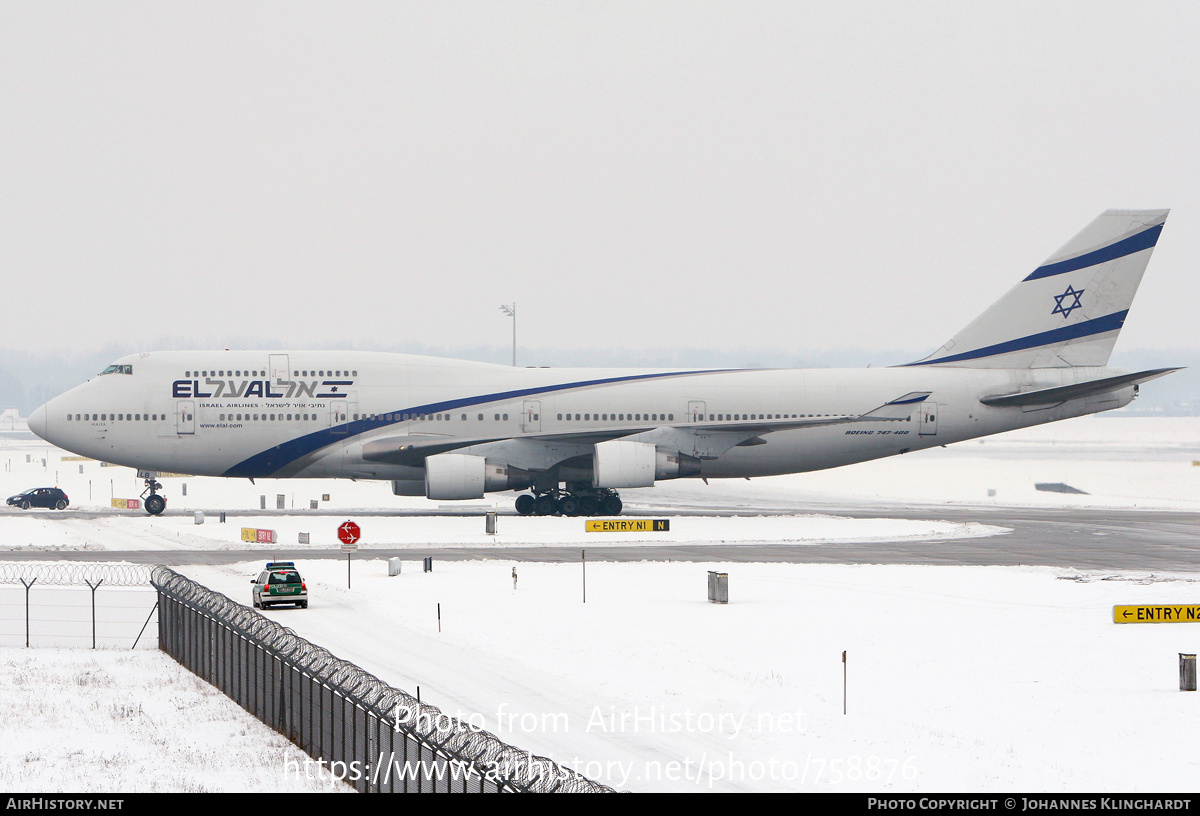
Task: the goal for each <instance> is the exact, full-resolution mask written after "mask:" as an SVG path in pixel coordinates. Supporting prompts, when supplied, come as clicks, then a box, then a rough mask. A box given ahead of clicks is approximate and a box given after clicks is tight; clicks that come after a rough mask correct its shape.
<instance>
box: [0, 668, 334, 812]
mask: <svg viewBox="0 0 1200 816" xmlns="http://www.w3.org/2000/svg"><path fill="white" fill-rule="evenodd" d="M0 660H3V661H4V671H3V672H0V790H3V791H6V792H8V793H19V792H34V793H51V792H60V791H61V792H72V791H74V792H88V793H132V792H152V791H157V792H191V793H199V792H216V791H292V792H303V791H320V790H342V791H344V790H348V788H347V787H345V786H344V785H340V784H336V783H334V780H331V779H330V778H328V777H326V778H325V779H324V780H318V779H316V777H315V774H314V775H312V778H306V776H305V774H304V770H303V769H304V764H303V763H304V758H305V754H303V753H302V752H301V751H299V750H298V749H297V748H296V747H295V746H294V745H292V744H291V743H290V742H288V741H287V740H286V739H284V737H283V736H281V735H280V734H277V733H275V732H274V731H272V730H271V729H269V728H267V727H266V726H265V725H263V724H262V723H260V722H259V721H258V720H256V719H254V718H253V717H251V716H250V715H249V714H247V713H246V712H245V711H243V710H242V709H240V708H239V707H238V706H237V705H235V704H234V703H233V702H232V701H231V700H230V699H229V698H228V697H226V696H225V695H224V694H222V693H221V692H219V691H217V690H216V689H215V688H213V687H212V686H210V685H208V684H207V683H205V682H203V681H201V680H200V679H199V678H197V677H196V676H195V675H194V674H192V673H191V672H189V671H187V670H186V669H184V668H183V667H182V666H180V665H179V664H178V663H176V662H175V661H174V660H172V659H171V658H169V657H167V656H166V655H165V654H163V653H162V652H157V651H149V652H146V651H142V650H140V649H139V650H138V651H136V652H130V651H109V650H103V649H101V650H96V651H92V650H90V649H13V648H3V649H0Z"/></svg>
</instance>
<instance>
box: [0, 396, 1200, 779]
mask: <svg viewBox="0 0 1200 816" xmlns="http://www.w3.org/2000/svg"><path fill="white" fill-rule="evenodd" d="M26 455H29V457H30V459H31V460H32V461H30V462H28V463H27V462H26V461H25V457H26ZM59 456H60V452H58V451H54V450H53V449H47V448H46V446H45V445H44V444H40V443H36V442H32V441H16V440H12V439H8V440H3V441H0V462H2V463H4V468H3V472H2V473H0V492H2V493H4V494H5V495H11V494H12V493H15V492H17V491H18V490H20V489H24V488H28V487H34V486H41V485H43V484H45V485H50V484H55V483H57V484H58V485H59V486H61V487H63V488H64V489H65V490H66V491H67V492H68V494H70V496H71V500H72V505H73V506H76V507H79V506H82V507H87V506H94V507H97V508H100V507H107V506H108V505H109V499H110V497H111V496H116V497H118V498H123V497H128V498H134V497H136V496H137V495H138V493H140V492H141V485H140V483H139V482H137V481H136V480H135V478H134V476H133V474H132V473H131V472H130V471H128V470H125V469H121V468H101V467H100V466H99V464H98V463H95V462H83V463H78V462H73V461H61V460H60V459H59ZM43 458H44V459H46V464H45V465H44V466H43V465H42V463H41V459H43ZM1195 460H1200V419H1197V418H1178V419H1175V418H1171V419H1165V418H1164V419H1145V418H1104V417H1099V418H1086V419H1080V420H1073V421H1070V422H1066V423H1058V424H1055V425H1051V426H1047V427H1044V428H1037V429H1030V430H1028V431H1023V432H1017V433H1012V434H1008V435H1005V436H1002V437H992V438H989V439H986V440H984V441H983V443H982V444H980V443H979V442H973V443H972V442H968V443H963V444H961V445H959V446H957V447H951V448H948V449H944V450H942V449H938V450H933V451H927V452H922V453H917V454H909V455H907V456H903V457H894V458H892V459H889V460H882V461H879V462H873V463H865V464H862V465H856V466H853V467H850V468H844V469H841V470H835V471H825V472H821V473H814V474H804V475H799V476H789V477H778V478H774V479H762V480H757V479H756V480H754V481H753V482H745V481H739V482H713V483H712V484H711V485H708V486H705V485H704V484H702V483H698V482H697V483H690V482H680V483H675V484H672V483H664V484H663V485H662V486H660V487H658V488H654V489H653V490H648V491H623V496H625V497H626V498H627V499H629V501H628V502H627V503H628V504H629V505H631V507H632V509H635V510H642V509H645V510H650V511H653V512H656V513H658V512H665V511H666V510H667V508H669V507H671V506H672V505H685V506H689V507H695V506H700V505H703V504H704V503H706V502H710V501H717V502H720V503H721V504H722V505H723V506H730V505H732V506H737V507H742V508H744V510H745V515H744V516H741V517H738V518H704V517H700V518H697V517H690V516H687V517H683V516H680V517H674V518H672V537H673V538H672V540H678V541H687V542H696V543H704V542H718V541H724V542H729V541H737V542H741V543H743V544H744V545H745V546H753V545H754V542H759V541H799V542H803V543H806V544H810V545H811V546H817V547H819V546H821V545H822V543H824V542H828V541H846V540H859V541H862V540H868V539H875V540H879V539H888V538H903V537H912V536H918V537H930V536H938V535H940V536H946V537H958V536H964V535H971V536H981V535H982V536H986V535H989V534H995V533H997V532H999V531H997V530H995V529H988V528H985V527H983V526H982V525H954V524H950V523H948V522H943V521H939V520H938V518H937V511H936V507H937V506H938V505H944V504H946V503H954V504H960V505H975V504H988V503H995V504H1005V505H1015V506H1032V505H1037V506H1049V507H1062V508H1064V509H1069V508H1072V507H1094V506H1102V507H1112V508H1123V507H1139V508H1162V509H1185V510H1196V509H1200V467H1198V466H1195V465H1193V461H1195ZM81 465H82V467H83V473H80V472H79V468H80V466H81ZM163 481H164V483H165V486H166V490H167V492H168V494H169V496H170V504H169V507H170V508H171V509H172V510H179V509H190V508H203V509H205V510H206V511H216V510H219V509H230V510H233V509H237V510H254V509H257V508H258V507H259V502H260V498H259V497H260V496H262V495H265V496H266V501H267V506H268V507H270V508H274V507H275V496H276V495H277V494H282V495H284V496H285V503H286V504H287V505H288V507H289V508H291V507H293V506H294V507H295V508H297V509H298V511H300V512H298V513H297V514H296V515H293V516H277V515H269V514H264V515H262V516H250V517H237V518H234V519H230V523H228V524H225V525H220V524H217V523H216V520H215V519H214V518H212V516H211V515H210V516H209V517H208V518H206V520H205V523H204V524H203V525H196V524H194V523H193V520H192V518H191V517H190V516H188V515H177V516H168V517H163V518H160V519H154V520H151V519H148V518H146V517H145V516H144V515H143V514H142V513H140V511H133V512H130V513H129V514H128V515H127V516H126V515H124V514H114V515H110V516H105V517H102V518H97V519H59V520H54V519H53V518H52V515H51V514H49V513H47V512H46V511H36V512H35V511H30V512H29V513H25V514H20V513H0V548H6V549H26V548H46V549H59V550H63V549H76V548H81V547H86V548H88V549H162V548H171V547H184V548H189V549H192V548H222V549H229V548H237V549H241V548H243V547H245V546H247V545H245V544H244V543H243V542H242V541H241V540H240V536H239V535H238V530H239V527H240V526H263V527H270V528H273V529H277V530H278V532H279V534H280V540H281V542H283V544H282V546H280V547H276V548H268V549H265V550H264V558H265V557H267V556H269V555H270V554H271V553H272V552H273V551H275V550H279V549H282V550H284V551H285V554H287V555H289V556H290V555H295V556H296V557H297V560H298V562H299V563H300V565H301V568H302V570H303V572H304V574H305V577H306V579H307V580H308V582H309V589H310V596H311V599H312V600H311V606H310V608H309V609H307V610H292V609H279V610H270V611H269V612H267V614H268V615H269V616H271V617H273V618H276V619H277V620H280V621H281V622H282V623H284V625H286V626H289V627H291V628H293V629H295V630H296V631H297V632H298V633H300V634H301V635H303V636H304V637H307V638H308V639H310V640H313V641H314V642H317V643H319V644H321V645H323V646H325V647H326V648H329V649H330V650H331V651H333V652H334V653H335V654H337V655H338V656H340V657H343V658H346V659H348V660H351V661H353V662H356V663H358V664H359V665H361V666H363V668H366V669H367V670H369V671H372V672H374V673H375V674H377V675H378V676H379V677H380V678H381V679H383V680H385V681H386V682H389V683H391V684H392V685H395V686H397V687H400V688H404V689H406V690H408V691H410V692H411V691H415V687H416V686H418V685H419V686H420V687H421V692H422V699H423V700H425V701H427V702H431V703H433V704H434V705H438V706H440V707H441V708H442V709H443V710H445V711H446V712H448V713H451V714H461V715H462V716H464V717H466V718H468V719H470V720H471V721H473V722H475V723H476V724H478V725H481V726H482V727H484V728H487V729H488V730H490V731H493V732H495V733H497V734H499V735H500V736H502V737H504V738H505V739H508V740H509V741H511V742H512V743H513V744H515V745H517V746H519V747H521V748H525V749H529V750H531V751H533V752H535V753H541V754H545V755H549V756H551V757H553V758H555V759H557V760H559V761H561V762H563V763H564V764H567V765H569V766H571V767H574V768H576V769H577V770H580V771H581V772H583V773H585V774H587V775H588V776H591V777H592V778H595V779H597V780H598V781H602V782H605V783H607V784H611V785H613V786H615V787H618V788H623V789H629V790H637V791H642V790H708V789H713V790H735V791H739V790H740V791H745V790H755V791H757V790H808V791H812V790H837V791H850V790H862V791H890V792H904V791H922V792H932V791H950V790H976V791H1003V790H1032V791H1048V792H1058V791H1174V790H1185V791H1186V790H1195V789H1196V782H1195V780H1196V779H1198V778H1200V735H1197V734H1196V733H1195V730H1194V729H1188V728H1186V727H1181V724H1182V723H1186V722H1190V721H1191V720H1192V719H1194V718H1195V716H1196V715H1197V713H1198V710H1197V707H1198V706H1200V695H1197V694H1184V693H1180V692H1179V691H1178V690H1177V689H1178V668H1177V667H1178V653H1181V652H1185V653H1195V652H1200V626H1189V625H1187V624H1180V625H1150V626H1117V625H1114V624H1113V623H1111V619H1112V606H1113V605H1114V604H1129V603H1133V604H1146V603H1200V574H1188V573H1178V574H1161V573H1160V574H1156V575H1153V576H1151V575H1148V574H1145V573H1133V572H1129V573H1115V572H1105V573H1100V572H1084V571H1075V570H1063V569H1051V568H1030V567H1019V568H998V567H932V566H920V565H914V566H850V565H820V564H818V565H799V564H794V565H793V564H720V563H714V564H697V563H650V562H642V563H633V564H613V563H602V562H596V561H591V560H589V563H588V565H587V603H586V604H584V603H583V602H582V597H581V596H582V588H583V587H582V581H583V575H582V572H583V570H582V568H581V565H580V564H578V563H572V564H537V563H521V564H518V565H514V563H512V562H506V561H502V560H491V561H477V562H442V561H439V562H437V563H435V567H434V571H433V572H432V573H428V574H424V573H422V572H421V571H420V568H419V567H420V562H419V561H418V560H415V559H418V558H419V557H420V552H419V551H420V549H421V547H422V546H424V545H430V544H436V545H437V546H447V545H448V544H451V543H455V542H461V543H465V544H472V545H479V544H480V543H486V542H488V541H491V540H492V539H491V537H488V536H484V535H483V532H482V527H483V524H482V519H481V518H479V516H478V514H479V513H481V512H482V509H483V506H484V504H485V503H483V502H479V503H475V506H474V507H473V508H468V509H467V510H465V511H463V514H462V516H461V517H460V516H455V515H451V516H445V515H442V516H433V517H418V516H398V517H374V516H372V517H367V518H364V519H360V523H361V524H362V526H363V529H364V541H363V547H364V550H365V551H364V552H362V553H360V554H359V556H357V560H356V561H355V562H354V563H353V565H352V576H353V581H352V586H353V588H352V589H347V588H346V563H345V561H322V560H313V559H310V560H307V561H306V560H305V559H304V558H303V553H302V551H300V550H299V548H298V547H297V545H296V544H295V543H294V542H295V541H296V535H297V533H299V532H310V533H311V535H312V542H313V543H312V545H310V546H312V547H314V548H320V549H328V548H330V547H332V546H335V530H336V526H337V523H338V522H339V521H340V520H341V517H340V511H345V513H346V517H351V516H352V515H353V511H354V510H355V509H359V508H387V507H395V508H411V509H431V508H433V507H436V505H434V504H433V503H430V502H425V501H424V500H415V499H405V498H397V497H393V496H391V495H390V492H389V490H388V487H387V485H386V484H361V483H360V484H352V483H348V482H345V483H343V482H336V483H335V482H324V483H317V482H291V481H277V482H266V481H262V480H260V481H259V482H258V484H257V485H254V486H251V485H250V484H249V483H248V482H245V481H234V480H215V479H198V478H194V477H187V478H170V479H164V480H163ZM185 482H186V484H187V493H188V495H187V496H182V495H181V493H182V489H181V485H182V484H183V483H185ZM1038 482H1064V483H1066V484H1070V485H1072V486H1074V487H1075V488H1077V489H1080V490H1085V491H1087V494H1086V495H1083V494H1060V493H1045V492H1041V491H1037V490H1035V488H1034V484H1035V483H1038ZM989 490H990V491H994V493H995V495H994V496H989V495H988V492H989ZM89 491H90V498H89ZM325 493H327V494H329V495H330V499H329V501H324V500H323V499H322V494H325ZM312 500H316V501H318V503H319V505H320V506H321V507H322V508H325V509H334V510H337V511H339V515H336V516H328V515H310V516H305V515H304V513H303V512H302V511H303V509H306V508H308V506H309V502H310V501H312ZM900 503H902V504H908V505H919V506H928V507H929V508H930V514H929V520H928V521H911V522H906V521H904V520H894V519H892V520H889V519H882V520H876V521H877V522H878V523H872V522H868V521H864V520H860V521H850V520H847V519H844V518H838V517H837V510H838V506H839V505H843V506H847V507H850V506H862V505H864V504H865V505H869V506H872V507H876V508H877V507H880V506H887V505H889V504H900ZM497 504H498V505H499V506H500V508H501V509H502V510H508V509H510V508H511V497H501V498H500V499H498V500H497V501H496V502H492V501H489V502H487V503H486V505H487V506H488V507H491V506H493V505H497ZM806 505H811V506H812V507H814V508H815V509H819V510H820V513H821V515H813V516H803V517H781V516H778V515H775V516H771V515H762V516H759V515H758V514H766V513H771V512H772V511H773V510H774V511H776V512H778V509H779V508H780V507H784V506H786V507H791V508H797V507H803V506H806ZM643 537H644V536H643ZM604 540H605V541H606V542H614V541H615V540H616V539H614V538H607V537H606V538H605V539H604ZM988 540H990V541H992V542H994V543H995V546H997V547H1003V546H1004V536H1003V535H1002V534H1001V535H993V537H992V538H990V539H988ZM496 543H497V544H516V543H522V544H525V543H528V544H538V543H542V544H551V543H553V544H567V545H578V546H580V547H589V548H590V547H594V546H596V545H598V544H599V543H600V542H599V541H597V539H596V537H595V536H588V535H587V534H585V533H584V532H583V520H582V519H551V518H545V519H521V518H517V517H514V516H507V515H506V516H503V517H502V518H501V519H500V535H499V536H497V537H496ZM372 546H377V547H381V546H387V547H406V546H408V547H412V548H413V549H414V553H413V558H414V560H413V561H407V562H405V564H404V572H403V574H402V575H400V576H397V577H394V578H389V577H387V572H386V565H385V564H384V562H383V561H381V560H378V559H371V558H370V551H369V549H370V547H372ZM589 555H591V551H590V550H589ZM260 566H261V562H259V561H254V562H251V563H246V564H240V565H232V566H228V567H189V568H186V569H183V570H182V571H184V572H186V573H187V574H189V575H190V576H192V577H193V578H195V579H197V580H199V581H201V582H202V583H205V584H207V585H209V586H211V587H212V588H214V589H217V590H219V591H222V592H225V593H226V594H228V595H230V596H231V597H233V598H234V599H235V600H238V601H240V602H243V603H248V598H249V583H248V579H249V576H250V574H251V573H253V572H255V571H257V569H259V568H260ZM514 566H516V568H517V571H518V588H517V589H516V590H514V589H513V587H512V577H511V572H512V569H513V567H514ZM710 569H712V570H720V571H726V572H728V573H729V585H730V603H729V605H728V606H717V605H713V604H709V603H707V602H706V577H707V571H708V570H710ZM438 604H441V610H442V621H441V627H442V630H441V632H440V633H439V632H438V622H437V605H438ZM843 651H845V652H846V653H847V662H846V664H844V666H845V672H846V674H845V682H846V696H847V700H846V713H845V714H843V713H842V706H843V663H842V652H843ZM22 654H30V655H33V656H34V657H36V656H37V655H38V654H46V655H49V654H54V653H53V652H50V651H48V650H31V651H30V652H28V653H25V652H22ZM47 662H49V659H48V660H47ZM10 665H11V661H10ZM71 670H72V669H69V668H68V669H67V671H68V672H69V671H71ZM171 685H172V687H174V686H176V685H177V683H176V681H172V683H171ZM5 696H6V697H7V695H5ZM44 696H46V697H50V696H51V695H49V694H46V695H44ZM234 708H235V710H236V707H234ZM164 716H169V715H164ZM25 727H26V726H24V725H22V726H19V727H17V728H16V729H15V730H16V731H17V733H20V732H21V729H23V728H25ZM34 727H35V728H36V726H34ZM117 727H118V728H119V727H120V723H119V722H118V723H117ZM8 744H9V745H12V744H16V745H20V744H21V739H20V738H19V737H13V739H11V740H9V741H8ZM214 745H219V743H214ZM39 750H42V749H40V748H39ZM18 756H19V755H18V754H14V753H10V754H8V755H5V756H4V757H3V760H4V761H5V763H6V764H9V763H16V764H17V765H18V768H19V766H20V763H19V762H17V759H18ZM54 761H56V762H61V761H63V760H61V759H56V760H54ZM26 764H28V763H26ZM18 773H19V771H18ZM147 773H149V774H150V775H151V776H154V775H155V774H159V773H162V771H157V770H146V769H144V768H143V769H142V771H141V773H138V772H135V771H134V770H132V769H131V770H130V771H129V772H128V777H127V779H128V780H129V781H130V784H131V787H132V781H133V780H134V779H139V778H143V777H144V776H145V775H146V774H147ZM203 776H204V778H205V779H206V780H208V781H207V782H205V783H204V785H205V786H206V787H205V789H239V788H238V787H236V785H237V784H241V783H240V782H238V783H235V785H234V786H233V787H228V788H220V787H219V786H220V784H221V783H220V782H219V781H217V780H218V779H219V778H223V777H221V776H220V773H219V771H217V770H212V771H211V772H210V773H207V774H204V775H203ZM6 779H7V778H6ZM13 780H14V781H12V782H11V783H9V784H7V785H6V787H8V788H13V787H16V788H22V787H24V788H25V789H41V787H42V784H41V783H39V782H37V781H34V782H30V783H28V784H24V783H22V782H21V781H20V780H21V777H20V776H19V775H18V776H17V777H13ZM247 784H250V783H247ZM166 787H170V784H169V783H168V784H167V786H166ZM105 789H107V788H105ZM158 789H163V788H158Z"/></svg>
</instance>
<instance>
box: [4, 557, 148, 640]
mask: <svg viewBox="0 0 1200 816" xmlns="http://www.w3.org/2000/svg"><path fill="white" fill-rule="evenodd" d="M156 600H157V598H156V594H155V592H154V590H153V589H152V588H151V586H150V567H148V566H144V565H139V564H103V563H94V564H81V563H59V562H54V563H39V562H5V563H0V645H3V646H26V647H37V646H47V647H76V648H78V647H88V646H90V647H91V648H93V649H96V648H121V649H129V648H136V647H138V646H141V647H143V648H147V649H153V648H157V646H158V644H157V643H156V642H155V639H154V636H155V630H154V628H153V627H150V629H149V636H148V637H147V636H144V633H145V632H146V628H147V625H148V624H149V622H150V618H151V616H152V615H153V612H154V605H155V601H156Z"/></svg>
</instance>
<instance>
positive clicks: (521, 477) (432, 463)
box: [392, 453, 530, 501]
mask: <svg viewBox="0 0 1200 816" xmlns="http://www.w3.org/2000/svg"><path fill="white" fill-rule="evenodd" d="M396 484H397V483H396V482H393V483H392V490H393V492H395V490H396ZM405 484H406V486H407V483H405ZM529 484H530V477H529V474H527V473H525V472H524V471H520V470H518V469H516V468H511V467H509V466H508V465H500V464H496V463H494V462H488V461H487V460H486V459H484V458H483V457H482V456H472V455H470V454H467V453H439V454H438V455H437V456H430V457H428V458H426V459H425V481H424V483H423V487H424V495H425V496H426V497H427V498H430V499H440V500H443V501H459V500H461V499H482V498H483V494H484V493H487V492H492V491H495V490H520V489H521V488H524V487H528V486H529ZM397 495H417V496H420V495H422V494H421V493H416V494H407V493H405V494H399V493H397Z"/></svg>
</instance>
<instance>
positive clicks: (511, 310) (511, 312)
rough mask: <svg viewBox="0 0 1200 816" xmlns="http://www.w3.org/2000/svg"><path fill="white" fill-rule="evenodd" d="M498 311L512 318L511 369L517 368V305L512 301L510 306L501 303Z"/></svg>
mask: <svg viewBox="0 0 1200 816" xmlns="http://www.w3.org/2000/svg"><path fill="white" fill-rule="evenodd" d="M500 311H502V312H504V313H505V314H506V315H508V316H509V317H511V318H512V321H513V362H512V364H513V368H516V367H517V304H516V301H513V303H512V304H511V305H509V304H507V303H503V304H501V305H500Z"/></svg>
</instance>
